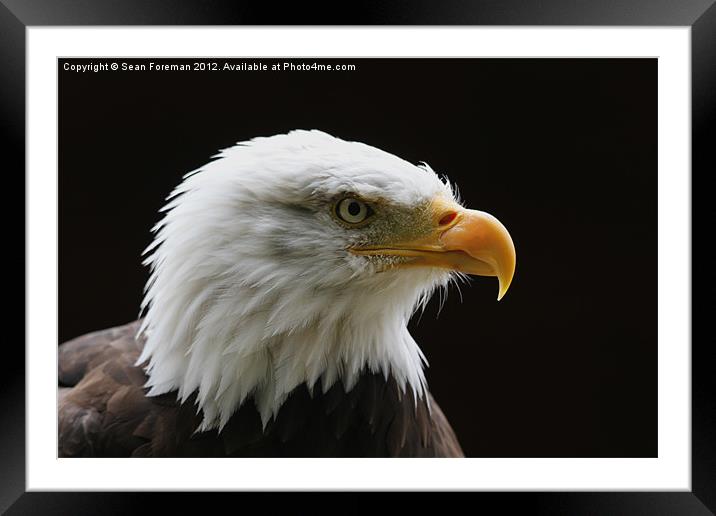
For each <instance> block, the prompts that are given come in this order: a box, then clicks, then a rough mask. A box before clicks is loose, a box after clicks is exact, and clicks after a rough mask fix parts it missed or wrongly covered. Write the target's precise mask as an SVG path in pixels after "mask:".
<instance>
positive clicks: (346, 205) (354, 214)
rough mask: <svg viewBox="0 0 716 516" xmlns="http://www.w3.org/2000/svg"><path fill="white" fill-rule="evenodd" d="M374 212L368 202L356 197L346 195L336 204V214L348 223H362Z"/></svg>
mask: <svg viewBox="0 0 716 516" xmlns="http://www.w3.org/2000/svg"><path fill="white" fill-rule="evenodd" d="M372 212H373V211H372V210H371V209H370V207H369V206H368V205H367V204H366V203H364V202H363V201H360V200H358V199H356V198H355V197H346V198H345V199H342V200H340V201H339V202H338V204H337V205H336V215H337V216H338V218H339V219H341V220H342V221H343V222H347V223H348V224H360V223H361V222H363V221H364V220H365V219H367V218H368V216H369V215H371V213H372Z"/></svg>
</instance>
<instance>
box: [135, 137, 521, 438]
mask: <svg viewBox="0 0 716 516" xmlns="http://www.w3.org/2000/svg"><path fill="white" fill-rule="evenodd" d="M215 157H217V158H218V159H215V160H214V161H211V162H210V163H208V164H206V165H205V166H203V167H201V168H200V169H198V170H195V171H193V172H191V173H189V174H187V175H186V176H185V177H184V180H183V182H182V183H181V184H179V185H178V186H177V187H176V189H175V190H174V191H173V193H172V194H171V195H170V196H169V198H168V203H167V204H166V206H165V207H164V208H163V209H162V211H163V212H164V217H163V219H162V220H161V221H160V222H159V223H158V224H157V225H156V226H155V228H154V233H155V238H154V241H153V242H152V244H151V245H150V246H149V248H147V250H146V251H145V253H146V254H147V255H148V256H147V258H146V260H145V262H144V263H145V264H146V265H148V266H149V267H150V270H151V274H150V278H149V281H148V282H147V286H146V289H145V297H144V301H143V304H142V310H143V311H144V312H145V318H144V321H143V324H142V327H141V329H140V334H142V335H144V336H145V337H146V344H145V347H144V350H143V353H142V355H141V357H140V359H139V361H138V363H142V364H146V371H147V374H148V376H149V381H148V383H147V386H148V387H150V390H149V394H150V395H157V394H162V393H165V392H169V391H172V390H178V393H179V397H180V399H181V400H182V401H183V400H186V399H187V398H188V397H189V396H190V395H191V394H192V393H196V403H197V405H198V407H199V408H200V409H201V410H202V411H203V424H202V429H210V428H219V429H221V428H222V427H223V425H224V424H226V422H227V421H228V419H229V418H230V417H231V415H232V414H233V413H234V412H235V411H236V409H237V408H238V407H240V406H241V404H242V403H243V402H244V401H245V400H246V399H247V398H249V397H252V398H253V399H254V402H255V403H256V406H257V408H258V410H259V412H260V413H261V417H262V420H263V423H264V425H266V424H267V422H268V421H269V420H270V419H271V417H273V416H275V415H276V413H277V411H278V410H279V409H280V407H281V404H282V403H283V401H284V400H285V399H286V397H287V396H288V395H289V394H290V392H291V391H292V390H293V389H294V388H296V387H297V386H299V385H301V384H303V383H305V384H306V385H307V386H308V388H309V389H314V388H317V386H318V388H321V389H323V390H324V391H326V390H327V389H328V388H330V387H331V386H332V385H333V384H334V383H335V382H336V381H341V382H342V383H343V385H344V388H345V389H346V390H350V389H351V388H352V386H353V385H354V384H355V382H356V381H357V379H358V377H359V376H360V374H361V373H362V372H364V371H366V370H368V371H371V372H374V373H375V372H381V373H382V374H384V375H385V376H386V377H387V376H388V375H392V376H393V377H394V378H395V379H396V381H397V382H398V384H399V386H400V387H401V388H402V389H403V390H405V389H408V388H409V389H412V390H413V394H414V395H415V399H418V398H419V397H421V396H424V394H425V378H424V374H423V363H424V362H425V358H424V356H423V354H422V352H421V351H420V348H419V347H418V345H417V344H416V343H415V341H414V340H413V338H412V337H411V335H410V333H409V332H408V330H407V324H408V321H409V319H410V316H411V315H412V313H413V312H414V311H415V310H416V308H417V307H419V306H420V305H421V304H423V305H424V303H426V302H427V300H428V299H429V298H430V296H431V294H432V293H433V292H434V290H435V289H436V288H439V287H445V286H447V284H448V283H449V282H450V280H451V279H453V278H455V277H456V276H459V275H462V274H476V275H480V276H496V277H497V279H498V281H499V293H498V299H500V298H501V297H502V296H503V295H504V294H505V292H506V291H507V289H508V287H509V285H510V282H511V280H512V276H513V274H514V270H515V249H514V245H513V243H512V240H511V238H510V235H509V233H508V232H507V230H506V229H505V228H504V226H503V225H502V224H501V223H500V222H499V221H498V220H497V219H496V218H494V217H493V216H491V215H489V214H487V213H484V212H480V211H474V210H468V209H465V208H463V207H462V206H461V204H460V203H459V202H458V200H457V199H456V196H455V193H454V191H453V189H452V187H451V185H450V183H449V182H448V181H447V180H442V179H441V178H440V177H438V176H437V175H436V174H435V173H434V172H433V171H432V170H431V169H430V167H429V166H428V165H427V164H419V165H413V164H411V163H408V162H406V161H404V160H402V159H400V158H398V157H396V156H394V155H392V154H389V153H387V152H384V151H381V150H379V149H376V148H374V147H371V146H369V145H365V144H362V143H357V142H349V141H344V140H340V139H338V138H335V137H333V136H330V135H328V134H326V133H323V132H320V131H315V130H314V131H292V132H290V133H288V134H284V135H276V136H272V137H267V138H255V139H253V140H250V141H247V142H242V143H238V144H237V145H235V146H233V147H231V148H228V149H224V150H223V151H221V152H220V153H219V154H218V155H217V156H215Z"/></svg>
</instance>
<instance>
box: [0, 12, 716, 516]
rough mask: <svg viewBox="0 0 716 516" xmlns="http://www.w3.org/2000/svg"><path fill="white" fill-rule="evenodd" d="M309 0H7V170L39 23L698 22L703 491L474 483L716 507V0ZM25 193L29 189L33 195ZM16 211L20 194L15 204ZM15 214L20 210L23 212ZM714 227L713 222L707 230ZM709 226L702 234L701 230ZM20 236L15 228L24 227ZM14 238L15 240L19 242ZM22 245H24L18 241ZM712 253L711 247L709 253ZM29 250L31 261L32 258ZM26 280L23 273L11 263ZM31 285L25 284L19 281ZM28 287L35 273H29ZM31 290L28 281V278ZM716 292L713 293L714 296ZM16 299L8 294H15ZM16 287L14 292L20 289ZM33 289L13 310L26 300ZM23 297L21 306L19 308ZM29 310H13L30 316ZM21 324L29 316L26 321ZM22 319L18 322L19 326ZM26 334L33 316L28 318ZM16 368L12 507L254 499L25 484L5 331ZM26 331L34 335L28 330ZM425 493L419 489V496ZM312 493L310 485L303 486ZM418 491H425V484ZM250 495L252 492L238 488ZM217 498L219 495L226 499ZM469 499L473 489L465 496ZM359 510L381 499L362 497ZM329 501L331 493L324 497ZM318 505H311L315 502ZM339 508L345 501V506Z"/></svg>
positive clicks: (69, 508) (5, 452)
mask: <svg viewBox="0 0 716 516" xmlns="http://www.w3.org/2000/svg"><path fill="white" fill-rule="evenodd" d="M339 4H340V3H334V4H332V5H321V4H320V3H319V4H310V3H305V2H300V3H293V4H287V5H286V6H283V5H281V6H278V5H273V4H269V3H266V2H263V3H261V4H259V3H258V2H239V1H230V0H217V1H215V2H211V3H208V2H205V1H202V0H189V1H182V2H178V1H176V2H172V1H171V0H159V1H152V2H142V1H139V0H123V1H122V2H115V1H112V0H94V1H92V2H84V1H77V0H0V113H1V116H0V130H1V131H2V134H1V137H2V140H1V141H2V143H3V148H4V150H3V153H2V166H1V168H2V170H3V171H4V172H5V174H4V178H5V180H6V181H7V180H8V179H15V180H17V181H18V183H19V185H18V187H17V190H14V189H13V190H10V188H11V187H10V186H9V185H8V184H7V183H6V186H5V192H6V193H9V192H13V193H15V192H17V194H15V195H18V194H19V192H20V191H22V192H25V181H24V178H25V114H26V100H25V59H26V54H25V41H26V38H25V36H26V29H27V28H28V27H32V26H89V25H101V26H118V25H153V26H163V25H190V26H197V25H203V26H208V25H336V26H348V25H408V26H410V25H447V26H449V25H513V26H514V25H562V26H565V25H574V26H598V25H603V26H688V27H691V52H692V54H691V73H692V76H691V80H692V97H691V102H692V113H691V117H692V173H691V187H692V206H691V209H692V235H691V237H692V238H691V243H692V245H691V253H692V255H691V256H692V266H691V267H692V268H691V273H692V278H693V281H692V285H691V288H692V342H691V344H692V442H691V444H692V461H691V463H692V491H691V492H651V491H649V492H633V493H630V492H583V493H582V492H580V493H575V492H571V493H558V492H549V493H538V492H529V493H511V492H504V493H482V492H481V493H469V494H467V493H464V494H461V496H470V500H469V502H468V503H471V504H473V507H484V506H486V505H489V506H493V507H495V508H499V510H500V511H501V512H502V511H508V512H509V511H510V510H514V509H517V508H521V509H527V510H529V512H530V513H532V514H631V515H636V514H679V515H689V514H713V513H716V399H715V398H714V397H713V394H712V393H713V392H716V388H715V387H716V385H715V383H716V381H715V380H714V378H716V375H714V374H713V371H714V370H715V369H716V360H714V356H715V355H714V351H713V335H712V334H710V335H703V336H702V334H706V332H705V331H701V330H705V329H706V324H707V323H708V316H709V314H711V313H713V308H715V306H714V303H713V301H708V302H707V301H705V298H706V296H707V294H708V293H710V294H713V290H712V289H710V288H709V287H711V286H713V285H714V283H713V279H714V277H715V276H714V274H712V273H711V271H710V267H712V266H713V264H714V263H716V259H715V258H716V256H714V254H711V253H713V252H712V251H710V250H709V246H708V240H709V239H708V238H705V236H707V235H711V236H712V235H713V232H712V230H711V228H712V227H713V224H712V223H713V222H714V217H713V215H714V210H712V209H711V208H710V207H708V205H709V201H708V200H707V199H706V197H707V196H709V189H708V188H706V187H705V184H706V181H707V178H708V176H709V174H713V173H714V171H716V144H715V142H716V4H714V0H682V1H680V2H671V1H669V0H649V1H647V0H613V1H609V2H602V1H598V0H592V1H588V0H587V1H579V2H575V1H573V0H547V1H542V0H476V1H474V2H464V1H461V0H443V1H440V2H428V1H427V0H414V1H411V2H401V1H398V0H382V1H381V0H374V1H368V2H354V3H352V4H350V5H348V6H346V5H341V7H342V9H340V10H339V9H338V6H339ZM23 197H24V196H23ZM3 210H4V211H5V213H6V220H14V218H12V219H11V218H10V215H11V210H12V211H14V208H10V204H9V203H4V204H3ZM13 214H14V213H13ZM11 228H12V229H16V230H17V232H18V233H19V234H18V235H17V241H20V240H21V241H22V244H15V245H13V246H10V244H9V243H6V244H5V249H6V253H5V255H6V259H7V260H8V263H9V266H10V267H14V266H16V268H17V270H22V268H23V267H25V265H24V264H25V259H26V254H25V253H26V251H25V225H24V224H23V226H22V227H20V225H19V224H6V226H5V235H6V237H7V236H9V231H8V230H10V229H11ZM707 232H708V233H707ZM699 235H700V236H701V238H699ZM13 236H14V235H13ZM10 250H12V251H10ZM18 250H21V251H18ZM707 253H708V255H707ZM21 258H22V263H21ZM9 277H10V278H12V279H15V278H17V279H16V281H17V282H18V283H19V282H20V281H21V280H20V278H21V275H20V274H10V275H9ZM19 289H20V285H18V291H19ZM23 289H24V284H23ZM23 292H24V290H23ZM709 297H710V298H711V300H712V299H713V295H711V296H709ZM6 299H8V298H6ZM9 299H12V298H9ZM21 300H22V301H15V300H14V299H12V302H11V303H9V305H8V306H9V307H10V308H9V310H14V309H17V310H22V311H23V314H24V309H25V303H24V300H25V294H23V296H22V298H21ZM15 307H18V308H15ZM22 319H24V316H21V315H20V314H18V316H17V317H15V318H11V317H6V319H5V320H6V321H8V322H9V321H19V320H22ZM14 324H17V325H19V323H17V322H15V323H14ZM10 327H11V326H10V325H9V324H8V325H6V328H5V329H6V332H8V333H9V329H10ZM23 335H24V325H23ZM4 340H5V341H6V342H5V343H4V346H3V363H4V366H5V367H4V373H3V374H2V375H1V376H0V400H2V425H1V426H0V470H2V477H1V479H2V480H0V511H6V510H7V513H8V514H74V515H77V514H96V513H100V512H101V513H104V514H133V513H137V512H138V513H143V512H149V511H150V510H151V511H152V512H153V509H152V508H151V505H150V504H149V502H150V500H151V501H154V502H160V503H161V504H162V505H163V509H164V512H167V511H170V510H171V509H172V508H174V507H177V508H181V509H183V510H184V511H191V510H197V509H198V510H202V509H203V510H206V508H207V503H209V500H207V497H212V500H211V503H216V502H217V501H219V502H220V503H228V504H235V503H252V502H257V501H259V500H248V499H246V498H247V497H249V496H250V497H251V498H256V497H257V496H260V495H258V494H251V495H249V494H248V493H158V494H157V493H118V492H113V493H70V492H43V493H40V492H25V472H26V470H25V353H24V349H23V346H21V345H19V339H17V340H16V339H7V338H6V339H4ZM23 340H24V339H23ZM416 495H417V496H416ZM301 496H302V497H305V496H307V493H304V494H302V495H301ZM334 496H335V497H339V498H344V500H340V501H336V500H331V501H328V500H327V499H326V498H325V497H322V498H321V499H320V500H321V501H320V502H316V503H314V504H312V505H311V506H310V507H312V510H313V509H315V508H317V507H320V506H321V505H322V506H324V507H327V508H328V507H330V505H326V502H328V503H329V504H335V503H338V504H341V505H339V506H338V507H347V503H348V501H347V500H346V498H347V497H351V498H354V497H355V496H356V493H337V494H335V495H334ZM410 496H411V498H416V499H417V500H422V495H418V494H417V493H413V494H411V495H410ZM238 497H241V500H239V499H238ZM213 498H217V499H216V500H214V499H213ZM465 501H467V500H465ZM351 503H352V504H353V505H352V506H353V508H354V510H360V509H361V508H363V509H364V510H366V511H370V510H372V509H374V506H373V505H372V504H371V505H368V504H365V506H363V504H362V503H361V502H356V501H352V502H351ZM319 504H320V505H319ZM308 507H309V506H307V507H306V508H307V509H308ZM334 508H335V506H334Z"/></svg>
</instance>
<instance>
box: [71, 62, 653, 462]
mask: <svg viewBox="0 0 716 516" xmlns="http://www.w3.org/2000/svg"><path fill="white" fill-rule="evenodd" d="M125 61H128V62H129V61H134V62H142V61H141V60H125ZM178 61H179V60H167V61H165V62H178ZM241 61H242V60H237V61H236V62H241ZM281 61H283V60H281ZM303 61H304V62H313V61H314V60H313V59H310V60H309V59H306V60H303ZM63 62H64V61H62V60H61V61H60V63H59V65H60V71H59V87H60V88H59V108H60V117H59V135H60V136H59V157H60V159H59V236H60V238H59V340H60V342H62V341H64V340H67V339H69V338H72V337H74V336H77V335H80V334H82V333H86V332H88V331H92V330H95V329H100V328H104V327H108V326H113V325H118V324H122V323H125V322H128V321H130V320H133V319H134V318H136V317H137V315H138V310H139V302H140V300H141V296H142V287H143V285H144V282H145V281H146V279H147V271H146V269H145V268H144V267H142V265H141V263H140V262H141V258H140V253H141V251H142V250H143V249H144V248H145V247H146V245H148V244H149V242H150V241H151V235H150V232H149V230H150V228H151V226H152V225H153V224H154V223H155V222H156V221H157V220H158V219H159V216H158V213H157V210H158V209H159V208H160V207H161V206H162V205H163V204H164V198H165V197H166V195H167V194H168V193H169V192H170V191H171V189H172V188H173V187H174V186H175V185H176V184H177V183H178V182H179V181H180V180H181V176H182V175H183V174H185V173H186V172H188V171H190V170H192V169H194V168H197V167H199V166H201V165H202V164H203V163H205V162H206V161H208V159H209V158H210V156H211V155H213V154H215V153H216V151H217V150H218V149H220V148H224V147H228V146H231V145H232V144H233V143H235V142H236V141H241V140H245V139H249V138H251V137H254V136H268V135H272V134H276V133H281V132H286V131H288V130H291V129H294V128H305V129H310V128H316V129H321V130H324V131H327V132H329V133H332V134H334V135H335V136H338V137H341V138H343V139H348V140H359V141H363V142H365V143H368V144H371V145H374V146H377V147H379V148H382V149H384V150H387V151H389V152H392V153H394V154H396V155H398V156H401V157H403V158H405V159H407V160H408V161H411V162H417V161H421V160H424V161H426V162H428V163H429V164H430V165H431V167H432V168H433V169H435V170H436V171H437V172H439V173H445V174H447V175H448V176H449V177H450V178H451V179H452V180H453V181H455V182H457V183H458V185H459V187H460V192H461V195H462V197H463V198H464V199H465V201H466V203H467V205H468V206H469V207H471V208H475V209H480V210H484V211H488V212H490V213H492V214H494V215H495V216H497V217H498V218H499V219H500V220H501V221H502V222H503V223H504V224H505V226H506V227H507V228H508V229H509V231H510V233H511V235H512V237H513V239H514V242H515V246H516V249H517V257H518V258H517V270H516V274H515V279H514V281H513V284H512V287H511V288H510V291H509V292H508V294H507V295H506V297H505V298H504V299H503V300H502V301H501V302H499V303H497V302H496V301H495V297H496V294H497V285H496V282H495V281H494V280H493V279H487V278H479V279H476V280H474V281H472V282H471V285H470V286H464V287H463V288H462V301H461V300H460V296H459V295H458V294H457V292H456V291H454V290H452V291H451V293H450V296H449V297H448V299H447V302H446V303H445V306H444V308H443V309H442V311H441V313H440V317H439V318H437V305H438V300H437V299H434V300H433V302H432V303H431V306H430V307H429V308H428V309H427V310H426V312H425V314H424V315H423V317H422V319H421V321H420V323H419V324H416V322H417V321H415V320H414V321H413V323H412V324H411V331H412V333H413V335H414V336H415V338H416V340H417V341H418V343H420V344H421V346H422V348H423V350H424V352H425V354H426V356H427V357H428V360H429V361H430V368H428V370H427V377H428V383H429V386H430V389H431V391H432V392H433V394H434V396H435V398H436V399H437V400H438V402H439V403H440V405H441V407H442V408H443V410H444V411H445V413H446V415H447V416H448V418H449V419H450V421H451V423H452V425H453V427H454V428H455V431H456V433H457V435H458V438H459V439H460V441H461V443H462V445H463V448H464V450H465V452H466V454H467V455H468V456H479V457H539V456H544V457H563V456H565V457H569V456H575V457H577V456H578V457H617V456H620V457H621V456H623V457H647V456H656V453H657V320H656V316H657V310H656V302H657V247H656V244H657V218H656V215H657V195H656V194H657V176H656V173H657V146H656V144H657V132H656V129H657V120H656V115H657V112H656V106H657V104H656V101H657V96H656V95H657V61H656V60H655V59H651V60H646V59H642V60H636V59H600V60H594V59H558V60H557V59H554V60H550V59H535V60H527V59H525V60H523V59H504V60H503V59H479V60H473V59H456V60H425V59H411V60H390V59H384V60H350V61H345V62H351V63H355V64H356V65H357V68H358V69H357V71H352V72H315V71H311V72H110V71H108V72H99V73H76V72H69V71H62V65H63ZM71 62H73V63H82V62H90V60H72V61H71ZM95 62H100V61H95ZM145 62H147V61H145ZM186 62H193V61H192V60H187V61H186ZM266 62H269V63H271V62H274V61H273V60H266ZM319 62H320V61H319ZM326 62H332V63H336V62H338V61H337V60H327V61H326Z"/></svg>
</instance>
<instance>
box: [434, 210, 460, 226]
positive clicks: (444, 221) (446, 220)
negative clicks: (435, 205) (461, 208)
mask: <svg viewBox="0 0 716 516" xmlns="http://www.w3.org/2000/svg"><path fill="white" fill-rule="evenodd" d="M455 217H457V212H455V211H451V212H449V213H446V214H445V215H443V216H442V218H441V219H440V220H439V221H438V224H439V225H441V226H447V225H448V224H450V223H451V222H452V221H453V220H455Z"/></svg>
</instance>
